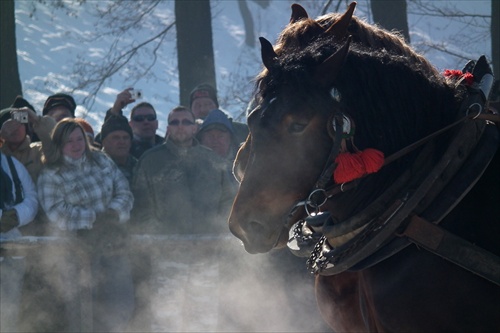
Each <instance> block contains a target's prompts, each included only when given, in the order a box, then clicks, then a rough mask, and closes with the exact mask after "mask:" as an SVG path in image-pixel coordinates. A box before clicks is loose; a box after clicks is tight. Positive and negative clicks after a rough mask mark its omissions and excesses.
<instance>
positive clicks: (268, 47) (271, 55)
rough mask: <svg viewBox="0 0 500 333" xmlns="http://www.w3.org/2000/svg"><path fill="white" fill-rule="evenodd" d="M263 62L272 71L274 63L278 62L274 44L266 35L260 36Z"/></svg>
mask: <svg viewBox="0 0 500 333" xmlns="http://www.w3.org/2000/svg"><path fill="white" fill-rule="evenodd" d="M259 40H260V46H261V53H262V62H263V63H264V66H266V68H267V70H268V71H270V70H271V68H272V67H273V65H274V64H275V63H276V58H277V57H278V55H277V54H276V52H274V49H273V45H272V44H271V43H270V42H269V41H268V40H267V39H265V38H264V37H259Z"/></svg>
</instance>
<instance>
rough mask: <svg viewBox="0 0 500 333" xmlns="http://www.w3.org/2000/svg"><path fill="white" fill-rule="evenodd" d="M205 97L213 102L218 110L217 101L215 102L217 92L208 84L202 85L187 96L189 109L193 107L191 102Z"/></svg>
mask: <svg viewBox="0 0 500 333" xmlns="http://www.w3.org/2000/svg"><path fill="white" fill-rule="evenodd" d="M202 97H207V98H210V99H211V100H212V101H214V103H215V105H216V106H217V108H219V101H218V100H217V92H216V91H215V88H214V87H212V86H211V85H210V84H208V83H203V84H200V85H199V86H197V87H196V88H194V89H193V91H191V94H190V95H189V107H190V108H191V106H192V105H193V101H194V100H195V99H197V98H202Z"/></svg>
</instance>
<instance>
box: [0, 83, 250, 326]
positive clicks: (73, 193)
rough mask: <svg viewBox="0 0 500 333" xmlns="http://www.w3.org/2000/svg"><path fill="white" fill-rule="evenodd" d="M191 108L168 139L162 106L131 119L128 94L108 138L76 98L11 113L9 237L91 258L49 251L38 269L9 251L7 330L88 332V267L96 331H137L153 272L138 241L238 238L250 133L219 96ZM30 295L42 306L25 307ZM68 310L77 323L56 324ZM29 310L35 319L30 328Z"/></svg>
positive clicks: (204, 96)
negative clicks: (146, 237)
mask: <svg viewBox="0 0 500 333" xmlns="http://www.w3.org/2000/svg"><path fill="white" fill-rule="evenodd" d="M190 99H191V100H190V105H189V107H188V106H176V107H174V108H173V109H172V110H171V111H170V112H169V113H168V118H167V121H168V125H167V129H166V135H165V137H161V136H160V135H158V134H157V130H158V115H159V114H158V113H157V111H156V110H155V108H154V106H153V105H152V104H150V103H148V102H139V103H137V104H135V105H134V106H133V108H132V109H131V111H130V118H129V119H127V118H126V117H125V115H124V112H123V109H124V108H125V107H126V106H127V105H129V104H132V103H136V102H137V101H136V100H134V99H133V96H132V94H131V89H125V90H124V91H122V92H121V93H119V94H118V95H117V97H116V101H115V103H114V104H113V106H112V107H111V108H110V109H109V110H108V111H107V112H106V116H105V119H104V122H103V125H102V127H101V128H100V131H99V133H97V134H95V132H97V131H94V129H93V128H92V126H91V125H90V124H89V123H88V122H87V121H85V120H84V119H82V118H77V117H76V115H75V109H76V106H77V104H76V102H75V100H74V98H73V97H72V96H71V95H69V94H65V93H58V94H55V95H52V96H49V97H48V98H47V100H46V102H45V104H44V106H43V111H42V115H37V113H36V112H35V108H34V107H33V106H32V105H31V104H30V103H29V102H28V101H26V100H25V99H24V98H22V97H18V98H16V100H15V101H14V103H13V104H12V106H11V107H9V108H6V109H4V110H2V111H0V128H1V129H0V145H1V146H0V158H1V183H0V184H1V186H0V195H1V197H0V204H1V205H0V227H1V230H0V231H1V233H0V239H1V240H8V239H13V238H17V237H20V236H21V235H34V236H57V237H64V238H67V239H73V240H74V244H77V245H78V248H79V249H80V250H79V251H80V253H81V254H82V255H81V256H80V255H78V254H76V255H75V253H74V252H73V251H61V252H58V253H57V254H56V253H52V252H51V253H50V255H47V253H45V252H43V251H38V253H36V254H35V255H32V256H30V258H29V260H28V258H24V257H22V256H20V257H18V256H9V253H8V252H7V253H2V254H1V255H0V271H1V280H0V287H1V296H2V297H1V300H0V307H1V318H0V326H1V327H0V331H2V332H7V331H8V332H10V331H30V330H33V327H36V329H35V330H36V331H58V330H62V331H64V330H72V329H71V327H72V325H73V329H74V330H78V328H75V327H74V326H75V325H76V324H75V323H71V318H70V314H69V312H70V311H69V310H68V306H69V305H71V306H73V308H72V312H73V313H74V312H75V311H74V302H72V301H71V298H72V297H74V294H75V293H76V289H77V286H78V285H77V283H76V282H75V281H79V279H81V272H80V271H79V269H81V262H82V261H85V260H86V261H88V267H90V275H89V276H91V280H92V282H91V286H92V288H91V289H92V304H93V305H92V310H93V329H94V330H95V331H103V332H104V331H105V332H110V331H124V330H127V329H130V325H131V324H130V322H131V321H132V319H133V318H134V316H136V315H137V314H136V313H135V312H137V308H138V306H137V304H140V305H141V306H140V307H141V308H145V307H146V308H147V307H148V306H149V305H147V304H145V303H147V301H145V300H144V299H141V297H140V296H138V294H137V292H136V291H135V289H137V287H138V286H139V285H141V284H143V283H144V281H145V280H147V278H148V274H149V273H148V271H150V267H149V265H148V263H147V262H148V260H147V258H146V256H144V255H141V254H130V253H128V252H127V251H124V247H126V246H127V239H128V237H129V236H130V235H131V234H169V235H172V234H204V235H206V234H222V233H227V232H228V228H227V226H226V220H227V217H228V215H229V211H230V207H231V204H232V201H233V199H234V195H235V194H236V191H237V186H238V185H237V183H236V181H235V179H234V177H233V176H232V174H231V166H232V161H233V160H234V158H235V155H236V152H237V149H238V147H239V145H240V144H241V143H242V142H243V141H244V140H245V139H246V136H247V135H248V128H247V127H246V124H243V123H237V122H234V121H233V120H232V119H231V118H230V117H229V115H228V114H227V113H226V112H224V111H223V110H221V109H220V108H219V104H218V101H217V94H216V91H215V89H214V88H213V87H212V86H210V85H207V84H202V85H200V86H198V87H196V88H195V89H193V91H192V93H191V98H190ZM75 258H76V260H75ZM42 264H43V265H42ZM41 266H43V268H41ZM47 269H50V271H51V272H52V273H54V274H53V275H51V281H47V279H44V277H43V276H44V274H43V273H44V271H45V270H47ZM54 281H57V283H55V282H54ZM75 283H76V284H75ZM26 291H32V292H34V294H35V296H33V295H34V294H31V295H30V300H29V301H27V302H23V293H24V292H26ZM48 300H49V302H47V301H48ZM47 304H49V305H47ZM6 309H9V310H8V311H7V310H6ZM60 311H66V313H67V314H68V316H67V319H66V320H68V321H70V322H65V320H59V321H54V320H53V319H54V316H55V315H56V316H57V317H59V315H60ZM20 312H22V313H31V314H36V315H34V316H32V317H31V319H30V320H29V321H26V320H19V318H20V317H21V315H20ZM76 312H78V311H76ZM80 312H81V311H80Z"/></svg>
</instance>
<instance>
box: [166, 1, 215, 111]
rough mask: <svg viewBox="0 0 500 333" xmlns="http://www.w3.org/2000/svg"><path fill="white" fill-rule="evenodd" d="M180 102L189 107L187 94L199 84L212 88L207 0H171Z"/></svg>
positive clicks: (212, 66) (213, 76)
mask: <svg viewBox="0 0 500 333" xmlns="http://www.w3.org/2000/svg"><path fill="white" fill-rule="evenodd" d="M175 20H176V28H177V59H178V66H179V93H180V104H181V105H184V106H188V107H189V93H190V92H191V90H192V89H193V88H194V87H195V86H197V85H199V84H200V83H209V84H211V85H213V86H214V87H216V86H217V85H216V78H215V61H214V51H213V42H212V15H211V12H210V1H209V0H195V1H185V0H176V1H175Z"/></svg>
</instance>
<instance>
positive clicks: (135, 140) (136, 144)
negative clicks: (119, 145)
mask: <svg viewBox="0 0 500 333" xmlns="http://www.w3.org/2000/svg"><path fill="white" fill-rule="evenodd" d="M132 90H133V88H127V89H125V90H124V91H122V92H121V93H119V94H118V95H117V96H116V100H115V103H114V104H113V107H112V108H111V109H109V110H108V111H107V112H106V117H105V119H104V121H106V120H107V119H108V117H110V116H111V115H121V116H123V110H122V109H123V108H124V107H125V106H127V105H128V104H130V103H133V102H135V99H133V98H132V94H131V92H132ZM129 125H130V127H131V128H132V132H133V137H132V147H131V149H130V152H131V154H132V156H134V157H135V158H137V159H139V158H140V157H141V155H142V154H143V153H144V152H145V151H146V150H148V149H151V148H153V147H155V146H158V145H160V144H162V143H163V141H164V139H163V138H162V137H161V136H159V135H158V134H156V130H157V129H158V119H157V114H156V110H155V108H154V107H153V105H151V104H150V103H147V102H141V103H139V104H137V105H135V106H134V107H133V108H132V111H131V112H130V122H129ZM97 140H98V141H99V142H101V141H102V139H101V137H100V134H99V135H98V138H97Z"/></svg>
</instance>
